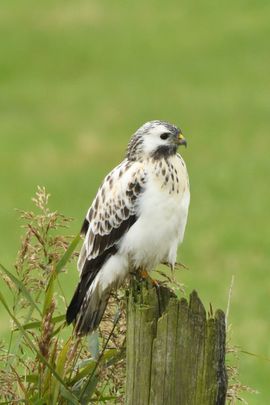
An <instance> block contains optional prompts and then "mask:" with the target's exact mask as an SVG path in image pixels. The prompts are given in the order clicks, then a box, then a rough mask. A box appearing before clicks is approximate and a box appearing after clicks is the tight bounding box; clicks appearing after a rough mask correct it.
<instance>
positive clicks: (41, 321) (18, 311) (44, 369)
mask: <svg viewBox="0 0 270 405" xmlns="http://www.w3.org/2000/svg"><path fill="white" fill-rule="evenodd" d="M48 199H49V195H48V194H47V193H46V190H45V189H44V188H41V187H38V190H37V193H36V195H35V197H34V198H33V202H34V204H35V211H31V212H25V211H21V212H20V213H21V218H22V220H23V221H24V236H23V238H22V243H21V247H20V250H19V252H18V257H17V260H16V264H15V269H14V271H9V270H8V269H6V268H5V267H4V266H3V265H0V266H1V276H2V279H3V280H4V281H5V283H6V284H7V286H8V287H9V290H10V293H11V296H12V304H11V303H10V302H11V300H10V299H7V298H6V296H4V294H3V293H2V292H0V301H1V303H2V305H3V307H4V308H5V310H6V311H7V312H8V314H9V316H10V319H11V331H10V335H9V341H8V342H7V343H4V342H1V344H0V384H1V393H0V404H17V403H25V404H31V405H45V404H50V405H54V404H60V405H61V404H89V403H106V402H109V403H117V404H119V403H121V402H122V401H123V379H124V369H125V367H123V362H124V360H123V358H124V335H125V333H124V331H125V324H124V322H125V321H124V319H125V317H124V316H122V315H123V314H124V310H125V309H124V307H123V305H124V302H125V300H121V301H120V300H119V297H118V296H115V295H114V296H113V297H112V298H111V300H110V304H109V306H108V310H107V313H106V314H105V319H104V321H103V322H102V324H101V327H100V330H99V332H96V333H94V334H92V335H91V336H90V337H89V338H88V339H87V338H84V339H83V338H80V337H77V336H76V335H74V334H73V333H72V334H70V333H67V329H66V328H65V326H66V323H65V310H66V298H65V293H64V291H63V290H64V289H63V288H62V286H61V277H60V275H61V273H62V272H64V271H65V265H66V264H67V263H68V262H72V261H73V259H74V257H76V256H77V253H76V252H75V249H76V246H77V245H78V243H79V241H80V235H77V236H76V237H75V238H74V239H73V240H71V238H70V237H68V236H64V235H63V234H64V233H65V232H63V229H62V228H67V227H68V225H69V222H70V219H69V218H66V217H64V216H63V215H61V214H59V213H58V212H52V211H50V209H49V208H48ZM61 229H62V230H61ZM60 230H61V232H60ZM120 294H122V292H120ZM120 302H121V305H120ZM116 371H117V372H116Z"/></svg>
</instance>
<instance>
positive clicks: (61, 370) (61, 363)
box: [52, 339, 71, 405]
mask: <svg viewBox="0 0 270 405" xmlns="http://www.w3.org/2000/svg"><path fill="white" fill-rule="evenodd" d="M70 342H71V340H70V339H69V340H68V341H67V342H66V343H65V344H64V346H63V348H62V350H61V351H60V353H59V355H58V359H57V362H56V372H57V373H58V375H59V376H60V377H61V378H64V376H65V363H66V359H67V354H68V350H69V347H70ZM59 390H60V383H59V381H54V384H53V389H52V392H53V402H52V403H53V404H56V405H57V402H58V401H57V399H58V395H59Z"/></svg>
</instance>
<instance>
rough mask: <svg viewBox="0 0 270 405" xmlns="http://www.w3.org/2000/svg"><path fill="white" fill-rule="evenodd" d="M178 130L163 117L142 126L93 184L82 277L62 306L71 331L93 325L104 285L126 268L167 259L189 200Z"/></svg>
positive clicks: (172, 257)
mask: <svg viewBox="0 0 270 405" xmlns="http://www.w3.org/2000/svg"><path fill="white" fill-rule="evenodd" d="M180 134H181V131H180V130H179V129H178V128H177V127H175V126H174V125H171V124H169V123H166V122H164V121H151V122H149V123H146V124H144V125H143V126H142V127H141V128H140V129H139V130H138V131H137V132H136V133H135V134H134V135H133V137H132V138H131V141H130V142H129V145H128V150H127V154H126V158H125V160H124V161H123V162H122V163H120V165H118V166H117V167H116V168H115V169H113V170H112V171H111V172H110V173H109V174H108V175H107V176H106V178H105V179H104V182H103V183H102V185H101V186H100V188H99V190H98V192H97V195H96V197H95V199H94V201H93V203H92V205H91V207H90V209H89V210H88V212H87V215H86V219H85V221H84V224H83V228H82V231H83V232H84V233H85V239H84V243H83V246H82V249H81V252H80V256H79V260H78V269H79V272H80V277H81V279H80V283H79V285H78V287H77V290H76V292H75V294H74V297H73V299H72V302H71V304H70V306H69V308H68V312H67V321H68V323H70V322H72V321H75V326H76V331H77V332H78V333H80V334H85V333H88V332H91V331H92V330H94V329H95V328H96V327H97V326H98V324H99V323H100V320H101V318H102V315H103V312H104V310H105V308H106V305H107V300H108V297H109V294H110V291H111V289H112V288H113V287H117V286H119V285H120V284H121V283H122V282H123V280H124V279H125V278H126V277H127V276H128V274H129V272H130V271H136V270H138V269H139V268H140V269H144V270H146V271H150V270H152V269H153V268H154V267H155V266H156V265H157V264H159V263H160V262H168V263H170V264H171V265H172V266H173V265H174V263H175V261H176V255H177V247H178V245H179V243H181V242H182V240H183V236H184V231H185V226H186V221H187V214H188V206H189V181H188V174H187V170H186V165H185V163H184V161H183V159H182V157H181V156H180V155H179V154H177V147H178V146H179V144H180V143H182V141H179V139H183V136H182V135H180ZM162 137H163V138H164V139H163V138H162Z"/></svg>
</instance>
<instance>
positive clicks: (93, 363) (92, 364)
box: [69, 359, 97, 385]
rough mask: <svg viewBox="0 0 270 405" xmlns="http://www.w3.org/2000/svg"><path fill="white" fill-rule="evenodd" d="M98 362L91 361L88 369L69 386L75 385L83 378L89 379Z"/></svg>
mask: <svg viewBox="0 0 270 405" xmlns="http://www.w3.org/2000/svg"><path fill="white" fill-rule="evenodd" d="M96 363H97V362H96V360H90V359H89V363H88V364H87V366H86V367H84V368H83V369H82V370H81V371H80V372H79V373H78V374H76V376H75V377H74V378H73V379H72V380H71V381H70V382H69V385H74V384H76V383H77V382H78V381H80V380H82V379H83V378H85V377H87V376H88V375H89V374H90V373H91V372H92V371H93V370H94V368H95V366H96Z"/></svg>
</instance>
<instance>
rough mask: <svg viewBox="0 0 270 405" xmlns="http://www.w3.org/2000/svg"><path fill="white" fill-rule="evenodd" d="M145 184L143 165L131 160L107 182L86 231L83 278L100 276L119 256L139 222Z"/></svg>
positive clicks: (81, 266) (81, 260) (88, 217)
mask: <svg viewBox="0 0 270 405" xmlns="http://www.w3.org/2000/svg"><path fill="white" fill-rule="evenodd" d="M145 182H146V172H145V169H144V166H143V163H140V162H130V161H128V160H124V161H123V162H122V163H121V164H120V165H119V166H117V167H116V168H115V169H114V170H113V171H112V172H111V173H109V174H108V176H107V177H106V178H105V180H104V182H103V183H102V185H101V187H100V188H99V190H98V192H97V195H96V197H95V199H94V201H93V203H92V205H91V207H90V209H89V210H88V212H87V215H86V218H85V220H84V223H83V227H82V232H83V233H85V240H84V244H83V247H82V250H81V253H80V257H79V261H78V269H79V271H80V273H81V276H82V275H83V274H85V272H87V273H88V272H91V271H94V272H97V271H98V270H99V269H100V267H101V266H102V264H103V263H104V261H105V260H106V259H107V257H108V255H109V256H110V255H111V254H115V253H116V251H117V248H118V243H119V241H120V240H121V238H122V237H123V235H124V234H125V233H126V232H127V230H128V229H129V228H130V227H131V226H132V225H133V224H134V222H135V221H136V220H137V215H138V201H139V198H140V195H141V194H142V192H143V190H144V186H145Z"/></svg>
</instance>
